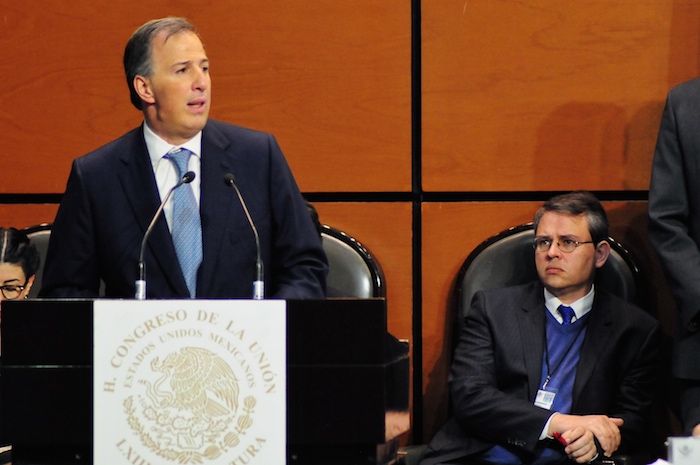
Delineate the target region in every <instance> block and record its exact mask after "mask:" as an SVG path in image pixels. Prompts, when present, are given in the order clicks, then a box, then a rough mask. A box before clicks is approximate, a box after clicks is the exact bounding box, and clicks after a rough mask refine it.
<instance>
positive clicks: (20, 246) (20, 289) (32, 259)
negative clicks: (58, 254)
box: [0, 228, 40, 301]
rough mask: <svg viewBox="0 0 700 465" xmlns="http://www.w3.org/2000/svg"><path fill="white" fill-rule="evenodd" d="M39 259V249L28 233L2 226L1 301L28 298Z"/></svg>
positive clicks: (0, 248)
mask: <svg viewBox="0 0 700 465" xmlns="http://www.w3.org/2000/svg"><path fill="white" fill-rule="evenodd" d="M39 260H40V257H39V251H38V250H37V248H36V246H35V245H34V244H32V243H31V241H30V240H29V238H28V237H27V235H26V234H24V233H23V232H22V231H18V230H17V229H15V228H0V301H3V300H18V299H26V298H27V296H28V295H29V291H30V290H31V289H32V285H33V284H34V277H35V276H36V271H37V270H38V269H39Z"/></svg>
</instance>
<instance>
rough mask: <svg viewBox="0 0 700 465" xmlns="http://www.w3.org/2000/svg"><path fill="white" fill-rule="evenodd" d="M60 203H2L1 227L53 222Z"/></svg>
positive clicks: (23, 226)
mask: <svg viewBox="0 0 700 465" xmlns="http://www.w3.org/2000/svg"><path fill="white" fill-rule="evenodd" d="M57 211H58V205H52V204H0V227H4V228H9V227H13V228H17V229H22V228H27V227H29V226H36V225H38V224H42V223H53V219H54V218H55V217H56V212H57Z"/></svg>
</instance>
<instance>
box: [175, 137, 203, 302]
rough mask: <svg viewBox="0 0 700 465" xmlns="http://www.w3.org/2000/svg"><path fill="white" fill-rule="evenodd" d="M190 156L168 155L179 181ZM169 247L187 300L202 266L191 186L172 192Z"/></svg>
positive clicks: (180, 152) (182, 151) (194, 291)
mask: <svg viewBox="0 0 700 465" xmlns="http://www.w3.org/2000/svg"><path fill="white" fill-rule="evenodd" d="M191 155H192V152H190V151H189V150H187V149H182V148H181V149H177V150H174V151H172V152H170V153H168V155H167V157H168V158H170V159H171V160H172V161H173V162H174V163H175V166H176V167H177V170H178V176H179V179H182V176H184V174H185V173H186V172H187V171H188V169H187V166H188V164H189V160H190V156H191ZM172 235H173V244H174V245H175V252H176V253H177V259H178V261H179V262H180V268H181V269H182V274H183V275H184V277H185V282H186V283H187V289H188V290H189V292H190V297H192V298H194V297H195V296H196V295H197V271H198V270H199V266H200V265H201V264H202V222H201V218H200V216H199V206H198V205H197V200H196V199H195V198H194V192H193V191H192V186H190V185H189V184H185V185H183V186H180V187H178V188H177V189H175V191H174V192H173V224H172Z"/></svg>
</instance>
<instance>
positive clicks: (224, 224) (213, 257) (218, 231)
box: [197, 123, 239, 295]
mask: <svg viewBox="0 0 700 465" xmlns="http://www.w3.org/2000/svg"><path fill="white" fill-rule="evenodd" d="M238 158H239V155H238V153H237V148H236V147H235V146H232V145H231V143H230V141H229V140H228V139H227V138H226V137H224V135H223V134H221V132H220V131H219V130H218V129H217V128H216V126H214V125H212V124H211V123H208V124H207V126H206V127H205V128H204V131H203V132H202V170H201V174H202V183H201V189H202V190H201V200H200V212H201V216H202V240H203V242H204V259H203V261H202V266H201V267H200V269H199V274H198V278H197V283H198V284H197V286H198V291H199V292H200V293H201V294H202V295H207V291H208V286H209V285H210V283H213V282H215V281H216V279H215V278H216V276H215V270H216V269H217V262H218V261H219V260H220V259H225V257H223V258H222V257H220V254H219V251H220V250H221V245H222V241H223V240H225V232H226V231H228V230H230V229H231V228H230V227H228V222H229V221H230V212H231V206H232V205H234V203H236V202H238V200H237V199H236V198H235V191H234V189H233V188H231V187H229V186H227V185H226V184H225V183H224V175H225V174H226V173H233V174H235V171H234V167H235V166H236V164H237V163H236V162H237V159H238Z"/></svg>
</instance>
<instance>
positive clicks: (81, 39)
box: [0, 0, 411, 193]
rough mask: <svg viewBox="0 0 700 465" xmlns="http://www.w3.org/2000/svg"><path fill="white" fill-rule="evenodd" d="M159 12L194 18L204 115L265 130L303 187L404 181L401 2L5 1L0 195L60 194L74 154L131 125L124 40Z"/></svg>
mask: <svg viewBox="0 0 700 465" xmlns="http://www.w3.org/2000/svg"><path fill="white" fill-rule="evenodd" d="M263 5H264V6H263ZM166 15H181V16H186V17H188V18H190V19H191V20H192V21H193V22H194V23H195V24H196V25H197V26H198V28H199V29H200V32H201V34H202V37H203V40H204V42H205V45H206V46H207V51H208V54H209V55H210V59H211V62H212V68H211V73H212V79H213V85H212V88H213V109H212V117H214V118H216V119H221V120H225V121H229V122H232V123H236V124H241V125H244V126H250V127H253V128H255V129H260V130H265V131H269V132H272V133H274V134H275V135H276V136H277V137H278V139H279V142H280V144H281V146H282V148H283V150H284V151H285V154H286V155H287V158H288V160H289V163H290V165H291V166H292V169H293V170H294V172H295V175H296V177H297V180H298V181H299V184H300V186H301V188H302V190H304V191H307V192H309V191H334V192H337V191H410V188H411V156H410V151H411V108H410V105H411V95H410V92H411V5H410V2H407V1H399V0H388V1H383V2H374V1H371V0H360V1H353V2H302V3H298V2H291V3H290V2H286V1H281V0H279V1H267V2H264V3H261V2H259V1H254V0H237V1H235V2H231V1H226V0H209V1H205V2H181V1H178V2H172V1H167V0H156V1H150V2H145V3H143V2H142V3H134V2H115V1H106V0H95V1H91V2H84V1H78V2H69V1H66V0H57V1H52V2H48V3H46V2H38V1H35V0H29V1H26V2H14V3H11V2H3V4H2V17H3V20H4V21H3V32H2V33H0V47H2V49H3V50H4V52H3V53H4V59H3V60H2V64H0V72H2V75H3V76H4V86H3V90H1V91H0V127H2V128H3V134H4V135H5V142H4V144H3V151H4V152H5V153H6V154H8V153H9V154H11V155H10V156H11V157H12V159H13V160H14V163H12V164H9V165H6V166H5V169H6V171H4V172H3V178H4V182H3V183H2V185H0V193H25V192H41V193H47V192H51V193H60V192H63V189H64V187H65V181H66V179H67V176H68V172H69V169H70V161H71V160H72V159H73V158H75V157H77V156H80V155H83V154H85V153H86V152H88V151H90V150H93V149H95V148H97V147H99V146H101V145H103V144H105V143H107V142H109V141H110V140H112V139H114V138H116V137H118V136H119V135H121V134H123V133H124V132H126V131H128V130H129V129H131V128H133V127H135V126H136V125H138V124H140V122H141V120H142V118H141V114H140V112H138V111H137V110H136V109H134V108H133V107H132V106H131V103H130V102H129V95H128V89H127V86H126V83H125V79H124V77H123V70H122V65H121V59H122V54H123V51H124V45H125V44H126V41H127V40H128V38H129V36H130V35H131V33H132V32H133V31H134V29H136V28H137V27H138V26H140V25H141V24H143V23H144V22H145V21H147V20H149V19H152V18H157V17H162V16H166ZM28 173H31V174H28Z"/></svg>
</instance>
